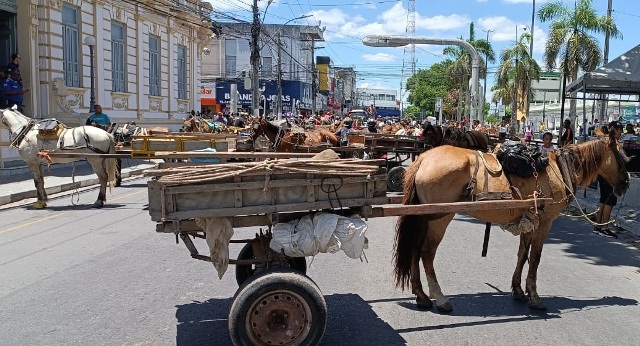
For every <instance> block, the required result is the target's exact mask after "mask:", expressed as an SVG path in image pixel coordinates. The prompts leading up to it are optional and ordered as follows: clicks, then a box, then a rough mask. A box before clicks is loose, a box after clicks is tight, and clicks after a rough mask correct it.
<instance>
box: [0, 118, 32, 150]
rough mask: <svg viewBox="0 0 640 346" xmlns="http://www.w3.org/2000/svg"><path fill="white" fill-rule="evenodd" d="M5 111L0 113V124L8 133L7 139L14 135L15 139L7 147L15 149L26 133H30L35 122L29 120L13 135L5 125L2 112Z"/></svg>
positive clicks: (8, 125)
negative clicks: (0, 123)
mask: <svg viewBox="0 0 640 346" xmlns="http://www.w3.org/2000/svg"><path fill="white" fill-rule="evenodd" d="M7 110H8V109H3V110H2V111H0V118H2V120H1V122H2V125H4V126H5V127H6V128H7V130H8V131H9V138H11V136H13V135H15V138H14V139H13V140H11V143H10V144H9V147H12V148H17V147H18V146H20V143H22V140H23V139H24V138H25V137H26V136H27V133H29V131H31V129H32V128H33V125H35V121H33V119H29V121H28V122H27V123H26V124H24V125H22V127H21V128H20V129H18V131H16V132H15V133H14V132H11V127H10V124H8V123H7V120H6V119H5V116H4V112H6V111H7Z"/></svg>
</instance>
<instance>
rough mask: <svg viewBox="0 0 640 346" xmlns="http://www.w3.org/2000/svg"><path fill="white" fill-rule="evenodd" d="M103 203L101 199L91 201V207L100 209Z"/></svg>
mask: <svg viewBox="0 0 640 346" xmlns="http://www.w3.org/2000/svg"><path fill="white" fill-rule="evenodd" d="M103 205H104V203H103V202H102V201H96V202H95V203H93V208H96V209H100V208H102V206H103Z"/></svg>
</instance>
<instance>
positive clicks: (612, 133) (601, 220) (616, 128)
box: [593, 121, 622, 238]
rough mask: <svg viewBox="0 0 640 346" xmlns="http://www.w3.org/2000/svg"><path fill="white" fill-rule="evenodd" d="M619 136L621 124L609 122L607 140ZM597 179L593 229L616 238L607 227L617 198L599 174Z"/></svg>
mask: <svg viewBox="0 0 640 346" xmlns="http://www.w3.org/2000/svg"><path fill="white" fill-rule="evenodd" d="M620 136H622V124H621V123H620V122H619V121H612V122H611V123H609V140H610V141H618V140H620ZM597 180H598V190H599V191H600V198H599V199H598V212H597V213H596V220H595V222H596V225H595V226H594V227H593V231H594V232H596V233H597V234H599V235H602V236H604V237H607V238H618V235H617V234H615V233H613V232H612V231H611V230H610V229H609V219H610V218H611V210H612V209H613V207H614V206H615V205H616V204H617V203H618V198H617V197H616V195H615V194H614V193H613V187H612V186H611V185H610V184H609V183H608V182H607V181H606V180H605V179H604V178H603V177H602V176H601V175H598V178H597ZM602 226H604V227H605V228H602Z"/></svg>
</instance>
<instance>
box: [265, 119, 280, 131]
mask: <svg viewBox="0 0 640 346" xmlns="http://www.w3.org/2000/svg"><path fill="white" fill-rule="evenodd" d="M264 122H265V124H267V130H269V131H271V132H274V133H278V132H280V126H277V125H274V124H272V123H271V122H269V121H266V120H264Z"/></svg>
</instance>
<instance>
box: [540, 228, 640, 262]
mask: <svg viewBox="0 0 640 346" xmlns="http://www.w3.org/2000/svg"><path fill="white" fill-rule="evenodd" d="M619 236H620V238H619V239H612V238H605V237H601V236H599V235H597V234H595V233H593V232H592V226H591V225H589V224H587V223H586V222H584V221H582V220H581V219H569V218H561V219H559V220H557V221H556V222H555V223H554V224H553V228H552V229H551V232H549V236H548V237H547V241H546V243H547V244H563V245H565V246H563V250H562V251H564V252H566V253H567V254H568V255H569V256H572V257H575V258H579V259H584V260H588V261H590V262H592V263H593V264H597V265H606V266H629V267H635V268H640V252H639V251H638V249H637V248H635V247H633V246H632V245H629V243H630V242H632V241H635V240H637V237H636V236H634V235H633V234H632V233H630V232H628V231H621V232H620V233H619ZM543 257H544V256H543Z"/></svg>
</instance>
